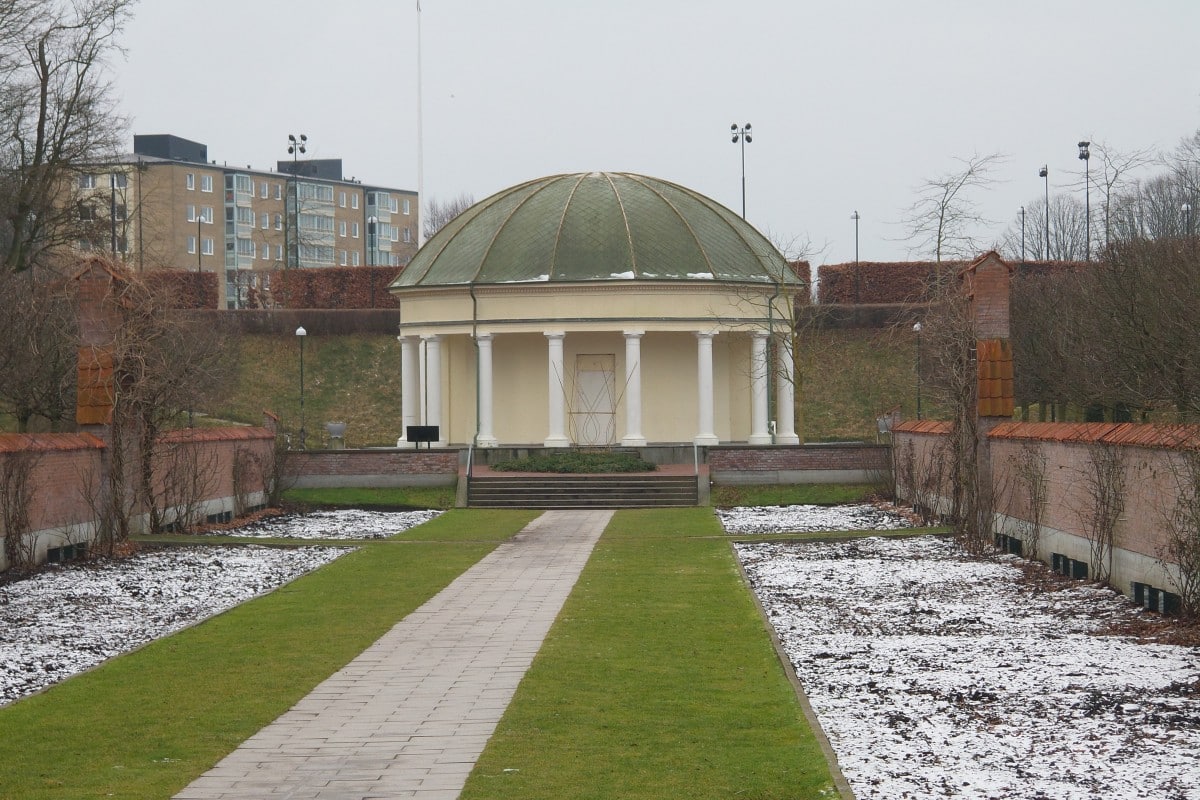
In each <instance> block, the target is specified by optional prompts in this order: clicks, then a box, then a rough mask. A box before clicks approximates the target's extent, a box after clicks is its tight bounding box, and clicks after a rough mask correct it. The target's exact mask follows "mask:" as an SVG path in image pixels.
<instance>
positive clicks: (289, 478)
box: [263, 435, 299, 508]
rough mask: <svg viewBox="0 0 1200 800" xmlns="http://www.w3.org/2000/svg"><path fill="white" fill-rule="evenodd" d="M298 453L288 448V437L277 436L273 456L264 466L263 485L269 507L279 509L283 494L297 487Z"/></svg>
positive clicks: (272, 451)
mask: <svg viewBox="0 0 1200 800" xmlns="http://www.w3.org/2000/svg"><path fill="white" fill-rule="evenodd" d="M298 477H299V475H298V474H297V473H296V451H294V450H292V449H291V448H289V447H288V440H287V437H284V436H278V435H277V436H276V437H275V441H274V445H273V446H272V448H271V454H270V456H269V457H268V459H267V462H266V463H265V464H264V465H263V483H264V490H265V491H266V494H267V505H269V506H271V507H272V508H278V507H279V505H280V504H281V503H282V502H283V493H284V492H286V491H287V490H288V489H290V488H292V487H293V486H295V485H296V479H297V478H298Z"/></svg>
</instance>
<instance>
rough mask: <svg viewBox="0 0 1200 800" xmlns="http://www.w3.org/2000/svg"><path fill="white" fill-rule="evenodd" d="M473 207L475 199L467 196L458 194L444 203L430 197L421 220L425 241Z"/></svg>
mask: <svg viewBox="0 0 1200 800" xmlns="http://www.w3.org/2000/svg"><path fill="white" fill-rule="evenodd" d="M473 205H475V198H474V197H473V196H471V195H469V194H460V195H458V196H457V197H454V198H451V199H450V200H447V201H446V202H444V203H443V202H442V201H440V200H438V199H437V198H436V197H430V198H429V202H427V203H426V204H425V218H424V219H423V220H421V228H422V230H424V232H425V239H426V240H429V239H432V238H433V235H434V234H435V233H437V232H438V231H440V230H441V229H442V228H444V227H445V226H446V223H448V222H449V221H450V220H452V219H454V218H455V217H457V216H458V215H459V214H461V213H463V212H464V211H466V210H467V209H468V208H470V207H471V206H473Z"/></svg>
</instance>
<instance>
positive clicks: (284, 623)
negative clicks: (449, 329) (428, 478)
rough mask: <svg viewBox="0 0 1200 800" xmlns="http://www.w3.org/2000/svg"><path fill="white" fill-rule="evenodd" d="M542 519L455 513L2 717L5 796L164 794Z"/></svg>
mask: <svg viewBox="0 0 1200 800" xmlns="http://www.w3.org/2000/svg"><path fill="white" fill-rule="evenodd" d="M535 516H536V512H529V511H482V510H471V511H452V512H448V513H446V514H444V515H442V516H441V517H439V518H437V519H436V520H433V521H432V522H430V523H428V524H426V525H423V526H421V527H419V528H416V529H413V530H412V531H410V532H408V533H406V534H402V535H401V536H400V537H399V538H400V539H402V540H406V541H419V542H424V543H425V544H422V545H420V546H408V545H406V544H401V543H398V542H396V541H395V540H392V541H383V542H377V543H370V544H367V545H365V546H363V547H362V548H361V549H360V550H359V551H357V552H355V553H352V554H350V555H347V556H344V557H342V558H340V559H338V560H337V561H335V562H334V563H332V564H329V565H327V566H325V567H324V568H322V569H320V570H317V571H316V572H313V573H311V574H309V575H307V576H305V577H303V578H300V579H299V580H297V581H294V582H293V583H291V584H289V585H288V586H285V587H283V588H281V589H278V590H276V591H275V592H273V593H271V594H269V595H267V596H265V597H261V598H259V599H257V600H254V601H252V602H249V603H246V604H244V605H241V606H239V607H237V608H235V609H232V610H230V611H228V612H226V613H225V614H222V615H220V616H218V617H214V618H213V619H211V620H209V621H207V622H205V623H203V624H201V625H198V626H196V627H194V628H190V629H188V630H185V631H182V632H180V633H178V634H176V635H174V636H170V637H168V638H165V639H160V640H158V641H156V642H154V643H153V644H150V645H148V646H147V647H144V648H142V649H141V650H138V651H136V652H134V653H130V654H129V655H126V656H122V657H120V658H117V659H114V660H112V661H109V662H107V663H105V664H104V665H102V666H101V667H99V668H97V669H95V670H93V671H91V672H88V673H85V674H82V675H79V676H76V677H74V678H72V679H70V680H67V681H65V682H63V683H62V684H59V685H58V686H55V687H53V688H52V689H50V690H48V691H46V692H44V693H42V694H39V695H35V696H32V697H29V698H26V699H24V700H20V701H18V702H16V703H14V704H12V705H10V706H7V707H5V708H3V709H0V797H4V798H14V800H15V799H16V798H20V799H21V800H35V799H36V798H69V799H70V800H77V798H92V797H120V798H138V799H139V800H142V799H146V798H166V797H170V796H171V795H172V794H174V793H175V792H177V791H179V790H180V789H182V788H183V787H184V786H186V785H187V784H188V783H189V782H191V781H192V780H193V779H194V778H195V777H196V776H198V775H199V774H201V773H202V772H204V771H205V770H207V769H208V768H209V767H211V766H212V765H213V764H215V763H216V762H217V761H218V760H219V759H220V758H221V757H222V756H224V755H225V754H226V753H228V752H229V751H230V750H232V749H233V748H234V747H236V746H237V745H238V744H239V743H241V742H242V741H244V740H245V739H246V738H247V737H248V736H250V735H251V734H252V733H254V732H255V731H257V730H258V729H259V728H261V727H263V726H264V725H266V724H267V723H268V722H270V721H271V720H273V719H275V718H276V717H277V716H279V715H280V714H282V713H283V712H284V711H286V710H287V709H288V708H290V707H291V706H292V705H293V704H294V703H295V702H296V701H297V700H299V699H300V698H301V697H303V696H304V695H305V694H307V693H308V692H309V691H310V690H311V689H312V688H313V687H314V686H316V685H317V684H318V683H320V682H321V681H322V680H324V679H325V678H326V677H328V676H329V675H331V674H332V673H333V672H335V671H336V670H337V669H339V668H340V667H342V666H343V665H344V664H346V663H347V662H348V661H349V660H350V659H352V658H353V657H354V656H356V655H358V653H360V652H362V651H363V650H364V649H366V647H367V646H368V645H370V644H371V643H372V642H374V641H375V640H376V639H378V638H379V637H380V636H381V635H382V634H383V633H384V632H386V631H387V630H388V629H389V628H391V627H392V626H393V625H395V623H396V622H398V621H399V620H400V619H402V618H403V617H404V616H405V615H407V614H408V613H409V612H410V611H412V610H413V609H415V608H417V607H418V606H419V605H421V604H422V603H423V602H425V600H427V599H428V598H430V597H432V596H433V595H434V594H436V593H437V592H438V591H439V590H440V589H441V588H442V587H444V586H445V585H446V584H448V583H449V582H450V581H452V580H453V579H454V578H455V577H457V576H458V575H459V574H461V573H462V572H463V571H464V570H466V569H467V568H469V567H470V566H471V565H472V564H474V563H475V562H476V561H478V560H479V559H480V558H482V557H483V556H484V555H486V554H487V553H489V552H490V551H491V550H492V549H493V548H494V547H495V546H496V544H497V543H499V542H501V541H503V540H505V539H507V538H509V537H510V536H512V535H513V534H514V533H516V532H517V531H518V530H520V529H521V528H522V527H524V526H525V525H526V524H527V523H528V522H529V520H531V519H533V518H534V517H535Z"/></svg>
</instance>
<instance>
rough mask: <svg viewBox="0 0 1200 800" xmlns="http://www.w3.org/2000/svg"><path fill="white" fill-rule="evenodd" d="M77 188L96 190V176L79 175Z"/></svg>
mask: <svg viewBox="0 0 1200 800" xmlns="http://www.w3.org/2000/svg"><path fill="white" fill-rule="evenodd" d="M79 188H80V189H95V188H96V176H95V175H80V176H79Z"/></svg>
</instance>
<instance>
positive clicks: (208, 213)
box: [200, 206, 213, 225]
mask: <svg viewBox="0 0 1200 800" xmlns="http://www.w3.org/2000/svg"><path fill="white" fill-rule="evenodd" d="M200 218H201V219H202V220H204V221H205V223H207V224H209V225H212V221H213V208H212V206H205V207H204V210H203V211H201V212H200Z"/></svg>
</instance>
